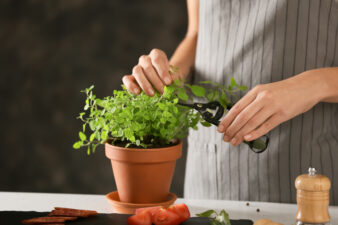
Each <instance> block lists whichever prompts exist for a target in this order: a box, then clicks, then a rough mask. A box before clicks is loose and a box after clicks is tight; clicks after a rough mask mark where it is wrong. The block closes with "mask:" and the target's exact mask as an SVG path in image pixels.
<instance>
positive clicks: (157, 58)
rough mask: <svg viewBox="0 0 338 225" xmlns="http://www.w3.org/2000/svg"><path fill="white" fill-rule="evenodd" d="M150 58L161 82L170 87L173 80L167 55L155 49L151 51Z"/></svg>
mask: <svg viewBox="0 0 338 225" xmlns="http://www.w3.org/2000/svg"><path fill="white" fill-rule="evenodd" d="M149 57H150V59H151V62H152V64H153V66H154V68H155V69H156V72H157V74H158V75H159V76H160V78H161V80H162V81H163V82H164V84H166V85H170V84H171V83H172V82H173V80H172V78H171V76H170V74H169V62H168V58H167V56H166V54H165V53H164V52H163V51H161V50H159V49H156V48H155V49H153V50H151V52H150V54H149Z"/></svg>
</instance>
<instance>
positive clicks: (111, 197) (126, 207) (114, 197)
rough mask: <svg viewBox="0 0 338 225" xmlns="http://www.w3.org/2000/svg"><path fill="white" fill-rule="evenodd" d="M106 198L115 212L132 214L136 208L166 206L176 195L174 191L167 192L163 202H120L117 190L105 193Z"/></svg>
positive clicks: (172, 201)
mask: <svg viewBox="0 0 338 225" xmlns="http://www.w3.org/2000/svg"><path fill="white" fill-rule="evenodd" d="M106 199H107V200H108V202H109V203H110V204H112V205H113V207H114V209H115V211H116V212H118V213H122V214H134V213H135V210H136V209H138V208H144V207H152V206H163V207H168V206H170V205H172V204H173V203H174V202H175V201H176V199H177V196H176V195H175V194H174V193H169V194H168V198H167V201H165V202H159V203H141V204H138V203H127V202H121V201H120V198H119V195H118V193H117V191H113V192H110V193H108V194H107V195H106Z"/></svg>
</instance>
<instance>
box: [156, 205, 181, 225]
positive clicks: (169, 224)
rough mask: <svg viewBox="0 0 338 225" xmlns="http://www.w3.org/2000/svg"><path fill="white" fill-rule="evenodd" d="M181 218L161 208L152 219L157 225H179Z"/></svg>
mask: <svg viewBox="0 0 338 225" xmlns="http://www.w3.org/2000/svg"><path fill="white" fill-rule="evenodd" d="M180 221H181V219H180V217H179V216H178V215H177V214H176V213H173V212H171V211H169V210H167V209H164V208H161V209H159V210H157V211H156V212H155V214H154V216H153V218H152V222H153V223H154V224H155V225H178V224H180V223H181V222H180Z"/></svg>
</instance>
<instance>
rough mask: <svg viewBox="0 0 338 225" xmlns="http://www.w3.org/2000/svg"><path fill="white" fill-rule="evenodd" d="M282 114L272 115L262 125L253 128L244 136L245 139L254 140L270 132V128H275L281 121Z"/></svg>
mask: <svg viewBox="0 0 338 225" xmlns="http://www.w3.org/2000/svg"><path fill="white" fill-rule="evenodd" d="M281 122H282V121H281V116H279V115H278V114H274V115H272V116H271V117H270V118H269V119H268V120H267V121H265V122H264V123H263V124H262V125H261V126H260V127H258V128H257V129H255V130H253V131H252V132H250V133H249V134H247V135H245V136H244V139H245V140H246V141H252V140H255V139H257V138H259V137H261V136H263V135H264V134H266V133H268V132H269V131H270V130H272V129H273V128H275V127H276V126H277V125H279V124H280V123H281Z"/></svg>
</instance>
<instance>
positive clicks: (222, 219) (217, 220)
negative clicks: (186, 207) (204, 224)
mask: <svg viewBox="0 0 338 225" xmlns="http://www.w3.org/2000/svg"><path fill="white" fill-rule="evenodd" d="M196 216H199V217H207V218H209V221H210V224H211V225H231V223H230V219H229V214H228V213H227V212H226V211H225V210H224V209H222V210H221V211H220V212H219V213H217V212H216V211H215V210H212V209H211V210H207V211H205V212H202V213H199V214H196Z"/></svg>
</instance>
